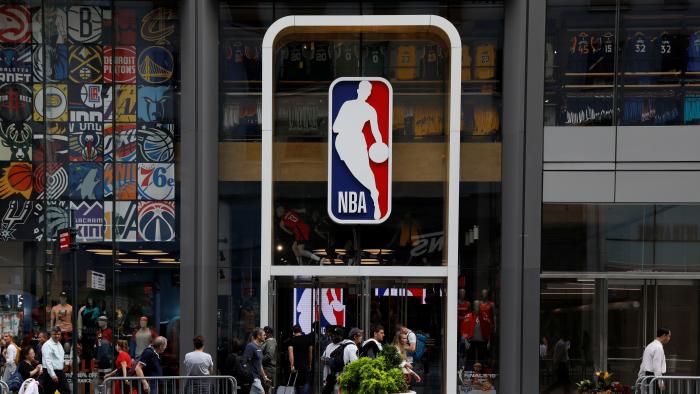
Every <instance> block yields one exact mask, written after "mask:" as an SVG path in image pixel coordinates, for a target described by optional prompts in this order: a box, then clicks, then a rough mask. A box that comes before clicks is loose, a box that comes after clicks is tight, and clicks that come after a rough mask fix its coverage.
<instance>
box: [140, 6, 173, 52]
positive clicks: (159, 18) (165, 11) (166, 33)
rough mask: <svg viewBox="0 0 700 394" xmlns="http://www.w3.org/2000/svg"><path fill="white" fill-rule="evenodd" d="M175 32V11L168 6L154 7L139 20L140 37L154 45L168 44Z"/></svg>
mask: <svg viewBox="0 0 700 394" xmlns="http://www.w3.org/2000/svg"><path fill="white" fill-rule="evenodd" d="M173 33H175V12H174V11H173V10H171V9H169V8H156V9H154V10H153V11H151V12H149V13H148V14H146V15H145V16H144V17H143V19H142V20H141V38H143V39H144V40H146V41H151V42H153V43H155V44H156V45H168V44H170V41H169V39H168V38H169V37H170V36H171V35H173Z"/></svg>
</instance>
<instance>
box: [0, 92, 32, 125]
mask: <svg viewBox="0 0 700 394" xmlns="http://www.w3.org/2000/svg"><path fill="white" fill-rule="evenodd" d="M31 116H32V92H31V91H30V90H29V88H28V87H27V86H25V85H20V84H18V83H6V84H4V85H2V86H0V118H2V120H4V121H9V122H24V121H27V120H29V119H30V118H31Z"/></svg>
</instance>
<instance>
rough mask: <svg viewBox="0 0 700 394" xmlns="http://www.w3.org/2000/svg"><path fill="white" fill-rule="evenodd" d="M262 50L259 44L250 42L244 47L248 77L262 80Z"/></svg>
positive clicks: (252, 79) (253, 79)
mask: <svg viewBox="0 0 700 394" xmlns="http://www.w3.org/2000/svg"><path fill="white" fill-rule="evenodd" d="M261 53H262V52H261V50H260V48H259V47H258V46H257V45H254V44H251V43H249V44H248V45H246V46H245V48H244V55H245V56H244V61H243V62H244V64H245V69H246V73H247V74H248V79H249V80H251V81H260V80H262V59H261V58H260V54H261Z"/></svg>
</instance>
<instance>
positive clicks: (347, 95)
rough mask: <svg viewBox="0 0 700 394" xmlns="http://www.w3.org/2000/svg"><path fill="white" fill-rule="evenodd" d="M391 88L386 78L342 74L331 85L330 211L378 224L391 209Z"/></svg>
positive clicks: (338, 218)
mask: <svg viewBox="0 0 700 394" xmlns="http://www.w3.org/2000/svg"><path fill="white" fill-rule="evenodd" d="M392 95H393V92H392V88H391V84H390V83H389V81H387V80H386V79H383V78H374V77H362V78H351V77H343V78H338V79H336V80H335V81H333V83H332V84H331V87H330V88H329V96H330V99H329V100H328V107H329V108H328V111H329V119H330V120H331V121H330V122H329V123H328V214H329V216H330V217H331V218H332V219H333V221H335V222H337V223H347V224H378V223H382V222H384V221H385V220H386V219H387V218H388V217H389V215H390V214H391V146H392V141H391V112H392V110H391V109H392Z"/></svg>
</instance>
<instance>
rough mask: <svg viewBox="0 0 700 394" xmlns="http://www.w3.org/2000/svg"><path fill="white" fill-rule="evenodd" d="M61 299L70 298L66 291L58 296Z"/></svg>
mask: <svg viewBox="0 0 700 394" xmlns="http://www.w3.org/2000/svg"><path fill="white" fill-rule="evenodd" d="M58 296H59V297H68V293H66V292H65V291H62V292H61V294H59V295H58Z"/></svg>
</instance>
